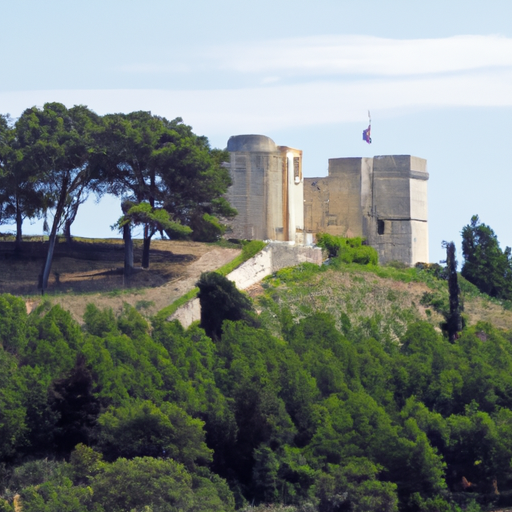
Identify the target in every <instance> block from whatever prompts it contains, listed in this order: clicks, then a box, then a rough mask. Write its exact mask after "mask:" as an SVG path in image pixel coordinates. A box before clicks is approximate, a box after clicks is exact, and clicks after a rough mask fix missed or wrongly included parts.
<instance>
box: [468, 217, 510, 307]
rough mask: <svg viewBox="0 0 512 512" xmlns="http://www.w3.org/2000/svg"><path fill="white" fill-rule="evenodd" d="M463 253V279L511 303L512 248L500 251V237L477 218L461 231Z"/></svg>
mask: <svg viewBox="0 0 512 512" xmlns="http://www.w3.org/2000/svg"><path fill="white" fill-rule="evenodd" d="M462 254H463V255H464V265H463V267H462V270H461V274H462V276H463V277H465V278H466V279H467V280H468V281H469V282H470V283H473V284H474V285H475V286H477V288H478V289H479V290H480V291H481V292H483V293H486V294H488V295H490V296H491V297H497V298H499V299H507V300H512V258H511V249H510V247H506V248H505V250H504V251H503V250H502V249H501V248H500V245H499V242H498V237H497V236H496V234H495V233H494V231H493V230H492V229H491V228H490V227H489V226H487V225H486V224H482V223H481V222H480V219H479V218H478V215H473V217H471V222H470V224H468V225H467V226H464V228H463V229H462Z"/></svg>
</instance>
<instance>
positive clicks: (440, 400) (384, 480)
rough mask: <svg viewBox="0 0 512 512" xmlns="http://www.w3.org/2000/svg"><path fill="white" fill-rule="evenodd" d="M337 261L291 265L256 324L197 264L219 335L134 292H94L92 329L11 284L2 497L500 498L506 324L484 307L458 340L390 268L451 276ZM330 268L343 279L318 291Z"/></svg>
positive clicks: (286, 505)
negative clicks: (36, 303) (420, 313)
mask: <svg viewBox="0 0 512 512" xmlns="http://www.w3.org/2000/svg"><path fill="white" fill-rule="evenodd" d="M344 265H345V264H344ZM344 269H345V273H343V274H340V272H339V271H336V270H332V269H329V268H328V267H327V268H325V267H324V268H318V267H316V266H313V265H302V266H300V267H295V268H293V269H283V270H282V271H280V272H279V273H277V275H276V276H275V277H273V278H270V279H268V281H267V282H266V283H265V294H266V296H265V301H266V303H267V304H268V306H265V307H266V308H267V309H266V312H265V313H264V314H263V313H262V317H261V321H260V324H259V325H257V324H256V323H255V322H254V317H253V313H252V302H251V301H250V299H249V298H248V297H246V296H244V295H242V296H241V297H242V298H240V296H238V295H235V294H234V292H233V290H232V289H231V287H230V286H226V283H225V281H224V280H223V278H222V277H221V276H219V275H218V274H217V277H215V278H213V279H212V280H211V281H210V280H209V279H205V284H206V285H212V289H211V297H210V299H211V302H210V304H209V306H210V307H211V316H212V317H215V318H214V319H215V321H216V322H217V323H216V324H215V326H216V332H215V337H214V339H212V338H210V337H209V336H208V335H207V334H208V333H205V331H204V330H203V329H202V328H200V327H199V326H198V325H193V326H191V327H190V328H189V329H187V330H185V329H184V328H183V327H182V326H181V325H180V324H178V323H177V322H167V321H166V320H165V318H163V317H162V316H157V317H156V318H153V319H152V320H151V324H150V323H149V322H148V320H147V319H144V318H143V317H142V316H141V315H140V313H139V312H138V311H137V310H136V308H133V307H130V306H125V307H124V308H123V310H122V311H121V312H119V313H117V314H115V313H114V312H113V311H112V310H105V311H101V310H99V309H98V308H97V307H96V306H94V305H89V306H88V307H87V310H86V314H85V316H84V326H83V328H80V327H79V326H78V325H77V324H76V323H75V322H74V321H73V320H72V318H71V316H70V315H69V314H68V313H66V312H65V311H64V310H63V309H62V308H58V307H51V306H50V305H48V304H47V305H44V306H42V307H41V308H39V309H38V310H37V311H36V312H34V313H32V314H31V315H29V316H27V315H26V313H25V311H24V307H22V301H21V302H20V301H19V300H18V299H14V298H12V297H10V296H0V305H1V307H2V310H1V314H2V315H3V317H5V318H6V322H5V323H2V322H0V326H2V328H3V329H4V330H2V331H1V332H2V336H3V338H2V344H3V346H2V348H1V349H0V463H1V464H2V465H1V466H0V469H1V472H0V478H1V480H2V491H1V496H0V498H1V500H0V503H1V505H0V510H2V509H3V510H11V511H12V510H13V509H14V506H15V505H16V507H19V506H22V509H23V510H29V511H36V510H38V511H39V510H43V511H46V510H48V511H54V510H55V511H57V510H64V511H66V510H70V511H71V510H77V511H79V512H82V511H83V512H85V511H87V512H89V511H90V512H102V511H106V510H109V511H110V510H114V511H115V510H176V508H181V509H182V510H191V511H192V510H199V511H201V510H204V511H210V510H214V511H215V510H218V511H219V512H220V511H224V510H228V511H231V510H234V508H235V506H236V507H238V508H240V509H243V508H244V507H246V506H247V504H248V503H252V504H254V507H255V509H256V510H264V509H265V507H267V508H269V507H272V508H273V509H275V510H283V512H284V511H285V510H286V511H287V512H299V511H302V512H306V511H308V512H319V511H333V512H334V511H336V512H340V511H344V510H362V511H368V512H370V511H373V510H379V511H380V510H383V511H393V512H394V511H396V510H401V511H404V512H417V511H438V510H443V511H447V512H460V511H461V510H462V509H469V510H478V509H479V505H478V504H477V503H480V504H488V505H489V507H490V506H491V504H495V508H498V506H501V507H502V508H503V507H506V506H508V500H509V498H510V495H511V493H512V485H511V482H512V471H511V468H510V460H512V448H511V447H512V394H511V392H510V390H511V389H512V344H511V341H512V334H511V333H510V332H508V331H500V330H498V329H496V328H494V327H493V326H492V325H490V324H487V323H479V324H477V325H474V326H471V327H467V328H465V329H464V330H463V331H462V332H461V334H460V336H459V337H458V338H457V339H454V340H453V342H449V340H448V339H447V338H446V337H443V335H442V333H441V332H439V330H438V329H436V328H435V327H434V325H432V324H431V323H429V322H425V321H418V317H415V316H414V315H412V314H411V312H410V311H407V310H406V309H405V308H404V307H403V306H402V302H401V301H402V294H403V291H401V288H406V287H404V286H400V287H399V286H396V287H395V288H390V287H389V286H387V287H385V288H383V289H382V290H381V291H380V290H379V283H380V281H379V279H378V276H379V275H385V276H386V277H387V278H389V277H390V276H395V277H396V276H400V278H401V279H402V280H403V281H407V280H418V281H420V280H422V281H423V282H427V283H428V284H429V286H430V289H431V292H430V293H431V295H430V296H427V295H425V296H424V298H423V301H424V302H425V303H427V302H428V303H429V304H431V305H432V304H433V303H435V301H436V300H439V301H440V303H441V302H443V301H444V302H443V303H444V304H445V305H447V298H448V293H447V290H446V286H447V282H446V280H439V279H437V278H436V277H435V276H434V275H432V273H429V272H428V271H427V270H425V269H419V268H414V269H397V268H391V267H388V268H385V269H382V268H380V267H373V268H371V267H368V266H361V265H356V264H354V263H352V264H347V265H345V266H344ZM203 277H204V276H203ZM325 280H327V281H330V282H332V284H331V288H332V290H334V285H335V283H334V281H336V280H338V282H340V283H342V284H343V285H344V286H347V288H346V289H345V291H344V292H343V293H338V292H336V293H334V292H332V294H331V295H327V296H326V297H322V296H321V295H320V293H319V292H320V291H321V290H327V289H326V288H325V287H323V288H322V287H321V286H320V284H319V283H321V282H322V281H325ZM205 288H207V287H206V286H205ZM328 293H329V292H328ZM338 295H339V296H341V297H342V300H341V301H340V302H336V301H337V300H338ZM299 299H300V300H303V301H304V304H305V306H307V305H308V304H311V301H312V299H315V300H318V304H320V306H315V307H311V306H310V311H311V313H306V311H307V308H306V307H303V306H302V304H301V303H300V300H299ZM441 299H442V300H441ZM306 301H310V302H309V303H308V302H306ZM382 303H385V304H386V307H387V308H388V309H387V310H386V311H387V313H381V312H374V311H372V307H373V305H374V304H382ZM23 306H24V305H23ZM230 308H232V310H233V311H234V312H235V313H236V315H235V314H234V313H233V316H234V317H235V318H233V316H231V313H232V310H231V309H230ZM230 318H231V319H230ZM272 322H274V323H272ZM267 326H271V327H272V331H273V333H274V334H271V332H270V331H269V330H268V329H267ZM274 327H275V328H274ZM63 460H68V461H69V462H63ZM462 477H464V478H465V480H466V481H468V482H471V484H472V485H471V486H470V487H469V491H468V490H464V487H463V485H462V482H463V480H462ZM228 483H229V485H228ZM496 489H499V492H500V494H499V495H498V494H495V491H496ZM16 495H18V497H16V498H15V496H16ZM472 498H475V501H472ZM15 499H16V503H15ZM489 507H488V508H489Z"/></svg>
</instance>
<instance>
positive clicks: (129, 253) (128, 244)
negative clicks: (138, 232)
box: [123, 224, 133, 277]
mask: <svg viewBox="0 0 512 512" xmlns="http://www.w3.org/2000/svg"><path fill="white" fill-rule="evenodd" d="M123 240H124V275H125V276H126V277H129V276H131V275H132V274H133V240H132V231H131V228H130V225H129V224H125V225H124V226H123Z"/></svg>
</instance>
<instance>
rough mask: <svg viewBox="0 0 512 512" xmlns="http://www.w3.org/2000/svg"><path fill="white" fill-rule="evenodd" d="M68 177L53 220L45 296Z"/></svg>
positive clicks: (47, 261)
mask: <svg viewBox="0 0 512 512" xmlns="http://www.w3.org/2000/svg"><path fill="white" fill-rule="evenodd" d="M68 181H69V180H68V176H65V178H64V179H63V180H62V188H61V191H60V197H59V202H58V203H57V209H56V211H55V217H54V219H53V225H52V231H51V233H50V240H49V245H48V253H47V255H46V263H45V265H44V269H43V275H42V279H41V292H42V294H43V295H44V291H45V290H46V288H48V278H49V277H50V270H51V268H52V261H53V251H54V249H55V241H56V239H57V228H58V226H59V223H60V219H61V217H62V213H63V212H64V205H65V202H66V196H67V193H68Z"/></svg>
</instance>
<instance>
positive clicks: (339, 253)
mask: <svg viewBox="0 0 512 512" xmlns="http://www.w3.org/2000/svg"><path fill="white" fill-rule="evenodd" d="M316 240H317V245H318V246H319V247H321V248H322V249H324V250H325V251H327V254H328V255H329V257H330V258H338V259H339V260H340V261H342V262H343V263H359V264H361V265H377V263H378V261H379V256H378V253H377V251H376V250H375V249H374V248H373V247H370V246H369V245H363V239H362V238H360V237H356V238H344V237H341V236H334V235H329V234H328V233H318V234H317V236H316Z"/></svg>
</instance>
